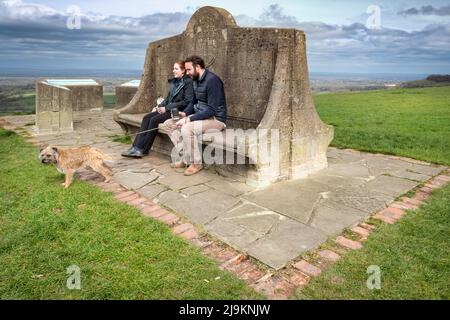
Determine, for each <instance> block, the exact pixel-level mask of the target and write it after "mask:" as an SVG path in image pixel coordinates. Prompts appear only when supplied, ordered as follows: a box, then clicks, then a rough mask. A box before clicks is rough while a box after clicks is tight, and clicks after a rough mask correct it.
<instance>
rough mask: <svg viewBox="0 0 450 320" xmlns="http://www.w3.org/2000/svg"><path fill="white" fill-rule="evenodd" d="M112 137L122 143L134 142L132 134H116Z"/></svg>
mask: <svg viewBox="0 0 450 320" xmlns="http://www.w3.org/2000/svg"><path fill="white" fill-rule="evenodd" d="M110 138H111V140H112V141H114V142H120V143H125V144H132V143H133V140H132V139H131V136H127V135H115V136H111V137H110Z"/></svg>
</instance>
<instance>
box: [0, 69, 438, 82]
mask: <svg viewBox="0 0 450 320" xmlns="http://www.w3.org/2000/svg"><path fill="white" fill-rule="evenodd" d="M432 74H438V73H420V72H418V73H415V72H351V71H350V72H325V71H310V72H309V75H310V78H313V79H315V78H317V79H318V78H322V80H323V78H327V77H332V76H336V77H342V79H345V80H356V78H357V77H358V78H361V77H362V78H364V79H365V80H374V79H380V78H381V79H385V80H398V81H400V80H404V81H405V80H421V79H425V78H426V77H427V76H429V75H432ZM442 74H446V73H442ZM141 75H142V70H141V69H131V68H130V69H126V68H116V69H109V68H44V67H34V68H14V67H9V68H8V67H6V68H5V67H0V77H102V76H103V77H108V76H111V77H114V76H115V77H136V78H140V76H141ZM352 76H353V77H354V78H355V79H352ZM337 79H339V78H337Z"/></svg>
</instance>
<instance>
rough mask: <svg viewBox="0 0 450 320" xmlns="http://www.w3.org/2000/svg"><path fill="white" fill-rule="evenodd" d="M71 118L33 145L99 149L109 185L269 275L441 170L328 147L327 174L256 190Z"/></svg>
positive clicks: (108, 113)
mask: <svg viewBox="0 0 450 320" xmlns="http://www.w3.org/2000/svg"><path fill="white" fill-rule="evenodd" d="M74 119H75V123H74V127H75V131H74V132H72V133H64V134H56V135H46V136H44V135H41V136H39V135H38V136H35V137H33V138H32V141H34V142H35V143H50V144H55V145H58V146H77V145H90V146H94V147H97V148H100V149H102V150H103V151H104V152H106V153H108V154H110V155H112V156H113V157H114V158H116V159H117V160H116V161H115V164H114V168H113V170H114V180H115V181H116V182H118V183H119V184H120V185H122V186H124V187H126V188H127V189H129V190H133V191H135V193H137V194H138V195H140V196H141V197H143V198H146V199H148V200H150V201H152V203H156V204H159V205H161V206H163V207H165V208H168V209H171V210H173V211H174V212H175V213H176V214H177V216H178V217H182V218H184V219H186V221H189V222H190V223H193V224H194V225H196V226H197V227H198V228H199V229H200V230H202V231H206V232H207V233H208V234H210V235H212V236H213V237H216V238H218V239H219V240H221V241H223V242H224V243H226V244H228V245H229V246H231V247H233V248H235V249H236V250H238V251H239V252H241V253H244V254H246V255H249V256H251V257H253V258H255V259H257V260H259V261H260V262H262V263H264V264H265V265H267V266H269V267H271V268H273V269H275V270H279V269H281V268H283V267H285V266H286V265H287V264H288V263H289V262H291V261H292V260H294V259H296V258H297V257H299V256H300V255H301V254H303V253H304V252H306V251H308V250H311V249H314V248H317V247H318V246H319V245H320V244H322V243H323V242H325V241H326V240H327V239H328V238H329V237H333V236H336V235H339V234H340V233H341V232H342V231H343V230H344V229H345V228H351V227H354V226H356V225H357V224H358V223H360V222H362V221H363V220H364V219H366V218H367V217H369V216H370V215H372V214H374V213H376V212H378V211H380V210H383V209H384V208H386V207H387V206H388V205H389V204H390V203H392V202H393V201H394V200H395V199H396V198H397V197H399V196H400V195H402V194H404V193H406V192H407V191H409V190H411V189H413V188H414V187H416V186H417V185H419V184H420V183H422V182H424V181H426V180H429V179H430V178H431V177H433V176H435V175H437V174H439V173H440V172H441V171H442V170H444V169H445V167H443V166H434V165H430V164H427V163H424V162H420V161H415V160H411V159H405V158H400V157H393V156H386V155H380V154H369V153H363V152H359V151H354V150H340V149H335V148H330V149H329V151H328V162H329V167H328V168H327V169H325V170H322V171H320V172H319V173H317V174H315V175H312V176H310V177H309V178H308V179H304V180H295V181H286V182H280V183H277V184H274V185H272V186H270V187H268V188H265V189H255V188H253V187H250V186H248V185H246V184H244V183H242V182H238V181H233V180H231V179H229V178H225V177H222V176H220V175H218V174H217V173H216V172H215V171H214V170H213V168H209V169H208V170H204V171H202V172H200V173H199V174H196V175H194V176H191V177H186V176H184V175H183V173H182V172H183V171H182V170H181V169H177V170H176V169H172V168H170V167H169V164H170V159H169V157H167V156H164V155H161V154H157V153H150V155H149V156H147V157H145V158H143V159H130V158H123V157H121V156H120V153H121V152H122V151H124V150H125V149H127V148H128V147H129V146H128V145H125V144H121V143H117V142H113V141H112V140H111V137H112V136H114V135H121V134H122V131H121V129H120V127H119V126H118V125H117V124H116V123H115V122H114V121H113V120H112V110H104V111H85V112H78V113H77V114H76V115H74ZM4 120H6V121H8V122H10V123H13V124H14V126H16V127H19V128H22V130H23V131H26V132H28V133H31V134H34V132H33V130H34V127H33V126H32V125H30V124H32V123H33V121H34V116H12V117H4Z"/></svg>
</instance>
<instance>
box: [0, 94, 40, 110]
mask: <svg viewBox="0 0 450 320" xmlns="http://www.w3.org/2000/svg"><path fill="white" fill-rule="evenodd" d="M0 106H1V110H0V115H25V114H33V113H34V112H35V109H36V95H35V93H33V92H26V93H23V94H20V95H13V96H4V95H0Z"/></svg>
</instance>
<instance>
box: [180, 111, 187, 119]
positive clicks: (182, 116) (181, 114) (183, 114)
mask: <svg viewBox="0 0 450 320" xmlns="http://www.w3.org/2000/svg"><path fill="white" fill-rule="evenodd" d="M178 114H179V115H180V118H181V119H183V118H185V117H186V112H178Z"/></svg>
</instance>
